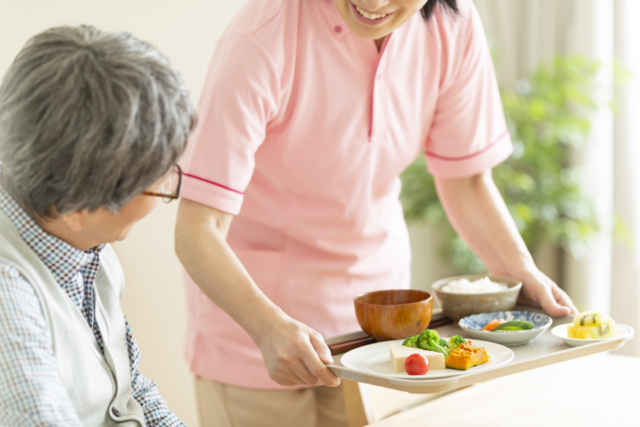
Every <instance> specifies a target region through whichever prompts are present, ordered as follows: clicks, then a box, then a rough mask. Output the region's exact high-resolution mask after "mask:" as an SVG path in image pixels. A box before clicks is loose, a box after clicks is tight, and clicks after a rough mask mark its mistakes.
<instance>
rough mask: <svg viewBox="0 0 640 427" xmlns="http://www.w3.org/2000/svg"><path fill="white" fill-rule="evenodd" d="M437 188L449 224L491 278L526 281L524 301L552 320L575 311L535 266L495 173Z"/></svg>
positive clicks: (440, 183)
mask: <svg viewBox="0 0 640 427" xmlns="http://www.w3.org/2000/svg"><path fill="white" fill-rule="evenodd" d="M435 182H436V189H437V191H438V195H439V197H440V201H441V202H442V205H443V207H444V209H445V211H446V213H447V216H448V218H449V220H450V221H451V224H452V225H453V227H454V228H455V229H456V231H457V232H458V234H459V235H460V236H461V237H462V238H463V239H464V241H465V242H467V244H468V245H469V247H470V248H471V249H472V250H473V251H474V252H475V253H476V254H477V255H478V256H479V257H480V259H481V260H482V261H483V262H484V264H485V265H486V266H487V268H488V269H489V271H490V272H491V273H492V274H493V275H496V276H497V275H501V276H509V277H513V278H516V279H519V280H521V281H522V284H523V289H522V291H521V292H520V299H519V301H520V302H521V303H524V304H527V305H533V306H540V307H542V308H543V309H544V311H545V312H547V314H549V315H551V316H566V315H569V314H571V313H577V310H576V308H575V306H574V305H573V303H572V302H571V298H569V296H568V295H567V294H566V293H565V292H564V291H563V290H562V289H560V288H559V287H558V285H556V284H555V283H554V282H553V281H552V280H551V279H549V278H548V277H547V276H545V275H544V274H543V273H542V272H541V271H540V270H538V268H537V267H536V265H535V263H534V262H533V258H532V257H531V254H530V253H529V251H528V249H527V247H526V245H525V243H524V241H523V240H522V237H521V236H520V234H519V233H518V230H517V228H516V225H515V223H514V222H513V219H512V218H511V215H510V214H509V211H508V209H507V206H506V205H505V203H504V200H503V199H502V196H501V195H500V192H499V191H498V189H497V188H496V186H495V184H494V182H493V178H492V177H491V170H487V171H485V172H483V173H481V174H478V175H475V176H472V177H469V178H461V179H443V178H436V179H435Z"/></svg>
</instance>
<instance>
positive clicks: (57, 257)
mask: <svg viewBox="0 0 640 427" xmlns="http://www.w3.org/2000/svg"><path fill="white" fill-rule="evenodd" d="M1 171H2V169H1V168H0V173H1ZM0 211H2V212H3V213H4V214H5V215H6V216H7V217H8V218H9V220H10V221H11V223H12V224H13V226H14V227H15V228H16V231H17V232H18V234H20V237H22V240H24V241H25V243H26V244H27V245H28V246H29V247H30V248H31V250H33V252H35V254H36V255H37V256H38V258H40V260H42V262H43V263H44V264H45V266H46V267H47V268H48V269H49V270H50V271H51V273H52V274H53V276H54V278H55V279H56V282H58V284H60V285H63V284H65V283H66V282H68V281H70V280H71V279H72V278H73V276H74V275H75V274H76V273H78V272H79V271H80V270H81V269H82V267H84V266H85V265H87V264H88V263H89V262H91V261H92V260H93V258H94V257H95V256H96V255H97V254H98V253H99V252H100V251H101V250H102V248H103V247H104V245H100V246H97V247H95V248H92V249H89V250H88V251H86V252H85V251H82V250H80V249H77V248H75V247H73V246H71V245H70V244H68V243H66V242H64V241H62V240H60V239H58V238H57V237H54V236H52V235H51V234H49V233H47V232H46V231H44V230H43V229H42V227H40V226H39V225H38V223H37V222H36V221H34V220H33V218H31V217H30V216H29V214H27V212H26V211H25V210H24V209H23V208H22V207H21V206H20V204H18V202H17V201H16V200H15V199H14V198H13V197H12V196H11V194H9V192H8V191H7V190H6V189H5V188H4V187H3V186H2V185H0Z"/></svg>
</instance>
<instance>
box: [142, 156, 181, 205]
mask: <svg viewBox="0 0 640 427" xmlns="http://www.w3.org/2000/svg"><path fill="white" fill-rule="evenodd" d="M181 189H182V169H180V166H178V165H176V167H175V168H173V170H172V171H171V174H170V175H169V177H168V178H167V180H166V181H165V182H164V184H163V185H162V189H161V190H160V192H157V193H156V192H154V191H143V192H142V194H145V195H147V196H154V197H162V201H164V202H165V203H170V202H171V201H172V200H176V199H178V198H179V197H180V190H181Z"/></svg>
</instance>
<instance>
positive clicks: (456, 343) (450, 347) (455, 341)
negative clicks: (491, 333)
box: [445, 335, 467, 353]
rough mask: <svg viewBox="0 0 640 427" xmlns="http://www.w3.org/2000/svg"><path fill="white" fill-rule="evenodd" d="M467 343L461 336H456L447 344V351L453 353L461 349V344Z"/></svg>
mask: <svg viewBox="0 0 640 427" xmlns="http://www.w3.org/2000/svg"><path fill="white" fill-rule="evenodd" d="M465 342H467V341H466V340H465V339H464V338H462V337H461V336H460V335H454V336H452V337H451V338H450V339H449V343H448V344H447V346H446V348H445V350H446V351H447V352H449V353H451V352H452V351H453V350H455V349H456V348H458V347H460V344H462V343H465Z"/></svg>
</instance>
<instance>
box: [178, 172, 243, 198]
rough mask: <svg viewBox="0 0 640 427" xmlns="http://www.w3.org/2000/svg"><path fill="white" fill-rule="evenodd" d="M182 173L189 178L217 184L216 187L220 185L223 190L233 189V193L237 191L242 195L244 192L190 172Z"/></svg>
mask: <svg viewBox="0 0 640 427" xmlns="http://www.w3.org/2000/svg"><path fill="white" fill-rule="evenodd" d="M183 175H184V176H188V177H189V178H194V179H199V180H200V181H204V182H206V183H208V184H213V185H217V186H218V187H222V188H224V189H225V190H229V191H233V192H234V193H238V194H242V195H244V193H243V192H242V191H238V190H234V189H233V188H231V187H227V186H226V185H222V184H218V183H217V182H213V181H209V180H208V179H204V178H200V177H199V176H196V175H191V174H190V173H183Z"/></svg>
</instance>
